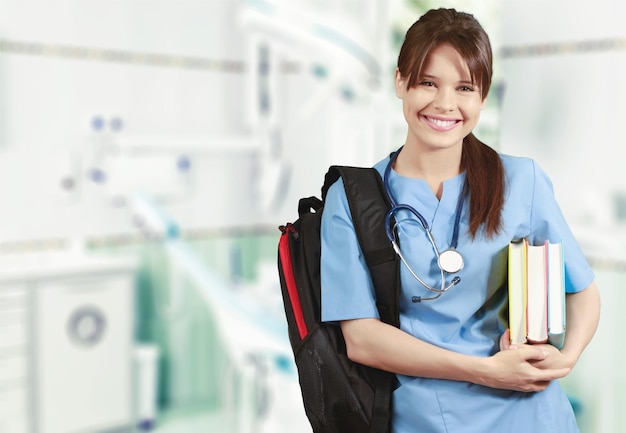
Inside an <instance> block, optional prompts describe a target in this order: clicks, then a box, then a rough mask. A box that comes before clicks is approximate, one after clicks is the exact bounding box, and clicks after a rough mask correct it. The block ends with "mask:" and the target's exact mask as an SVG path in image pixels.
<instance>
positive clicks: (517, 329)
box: [508, 239, 527, 344]
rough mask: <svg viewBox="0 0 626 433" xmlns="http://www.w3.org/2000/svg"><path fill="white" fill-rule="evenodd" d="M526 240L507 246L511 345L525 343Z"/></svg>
mask: <svg viewBox="0 0 626 433" xmlns="http://www.w3.org/2000/svg"><path fill="white" fill-rule="evenodd" d="M526 244H527V242H526V240H525V239H523V240H521V241H519V242H511V243H510V244H509V273H508V278H509V329H510V332H511V344H522V343H525V342H526Z"/></svg>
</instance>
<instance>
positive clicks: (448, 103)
mask: <svg viewBox="0 0 626 433" xmlns="http://www.w3.org/2000/svg"><path fill="white" fill-rule="evenodd" d="M455 105H456V97H455V95H454V91H453V90H452V89H448V88H440V89H438V90H437V94H436V95H435V99H434V101H433V106H434V107H435V109H437V110H439V111H442V112H447V111H451V110H453V109H454V107H455Z"/></svg>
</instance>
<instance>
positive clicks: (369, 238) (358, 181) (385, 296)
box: [322, 165, 400, 327]
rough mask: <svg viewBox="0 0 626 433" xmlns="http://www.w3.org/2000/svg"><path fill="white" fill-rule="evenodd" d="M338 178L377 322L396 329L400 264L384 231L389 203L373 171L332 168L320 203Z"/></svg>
mask: <svg viewBox="0 0 626 433" xmlns="http://www.w3.org/2000/svg"><path fill="white" fill-rule="evenodd" d="M339 177H341V178H342V179H343V184H344V188H345V190H346V196H347V198H348V205H349V207H350V214H351V215H352V223H353V224H354V229H355V231H356V236H357V240H358V241H359V245H360V246H361V250H362V251H363V255H364V257H365V261H366V263H367V266H368V268H369V271H370V275H371V278H372V283H373V285H374V289H375V292H376V304H377V307H378V311H379V314H380V318H381V320H382V321H383V322H385V323H388V324H390V325H393V326H395V327H399V326H400V315H399V309H398V304H399V296H400V261H399V260H398V256H397V255H396V253H395V251H394V250H393V247H392V246H391V242H389V239H388V238H387V233H386V230H385V216H386V215H387V211H388V210H389V209H390V208H391V203H390V202H389V198H388V197H387V194H386V192H385V187H384V185H383V181H382V179H381V177H380V174H379V173H378V171H376V169H374V168H364V167H346V166H337V165H334V166H331V167H330V168H329V170H328V173H327V174H326V177H325V179H324V186H323V188H322V200H325V199H326V193H327V192H328V189H329V188H330V186H331V185H332V184H333V183H335V182H336V181H337V179H339Z"/></svg>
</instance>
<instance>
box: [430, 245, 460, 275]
mask: <svg viewBox="0 0 626 433" xmlns="http://www.w3.org/2000/svg"><path fill="white" fill-rule="evenodd" d="M437 264H438V265H439V268H440V269H441V270H442V271H444V272H446V273H448V274H455V273H457V272H459V271H460V270H461V269H463V265H464V264H465V262H464V261H463V256H461V253H459V252H458V251H457V250H455V249H453V248H450V249H449V250H445V251H444V252H442V253H441V254H439V257H438V258H437Z"/></svg>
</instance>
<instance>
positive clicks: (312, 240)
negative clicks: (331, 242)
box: [278, 166, 400, 433]
mask: <svg viewBox="0 0 626 433" xmlns="http://www.w3.org/2000/svg"><path fill="white" fill-rule="evenodd" d="M340 176H341V177H342V179H343V183H344V187H345V190H346V194H347V197H348V204H349V206H350V213H351V215H352V220H353V223H354V227H355V230H356V234H357V238H358V241H359V244H360V246H361V250H362V251H363V254H364V257H365V260H366V262H367V264H368V267H369V270H370V275H371V277H372V281H373V284H374V287H375V289H376V302H377V307H378V310H379V313H380V317H381V320H382V321H383V322H385V323H389V324H391V325H393V326H396V327H399V323H400V319H399V312H398V297H399V291H400V282H399V278H400V277H399V275H400V272H399V266H400V265H399V263H400V262H399V260H398V258H397V256H396V254H395V252H394V250H393V248H392V246H391V243H390V242H389V239H388V238H387V235H386V232H385V225H384V220H385V215H386V213H387V211H388V210H389V208H390V203H389V199H388V198H387V195H386V194H385V190H384V186H383V182H382V179H381V178H380V175H379V174H378V172H377V171H376V170H375V169H373V168H357V167H343V166H332V167H330V169H329V170H328V173H327V174H326V177H325V179H324V186H323V188H322V200H324V199H325V197H326V192H327V191H328V188H329V187H330V186H331V185H332V184H333V183H334V182H335V181H336V180H337V179H338V178H339V177H340ZM322 200H319V199H318V198H316V197H308V198H303V199H301V200H300V202H299V204H298V214H299V218H298V219H297V220H296V221H295V222H294V223H287V224H286V225H285V226H281V227H280V230H281V231H282V235H281V237H280V241H279V245H278V272H279V276H280V284H281V290H282V297H283V303H284V307H285V314H286V316H287V325H288V331H289V340H290V342H291V347H292V349H293V353H294V358H295V363H296V366H297V369H298V376H299V381H300V389H301V392H302V399H303V401H304V408H305V412H306V414H307V417H308V419H309V422H310V423H311V426H312V427H313V432H314V433H387V432H389V431H390V415H391V394H392V392H393V390H394V389H395V388H396V376H395V374H392V373H389V372H386V371H382V370H378V369H374V368H371V367H367V366H364V365H361V364H358V363H355V362H353V361H351V360H350V359H349V358H348V357H347V355H346V345H345V341H344V339H343V335H342V333H341V328H340V326H339V325H338V324H331V323H322V322H321V320H320V311H321V305H320V244H321V241H320V222H321V218H322V211H323V201H322Z"/></svg>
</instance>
